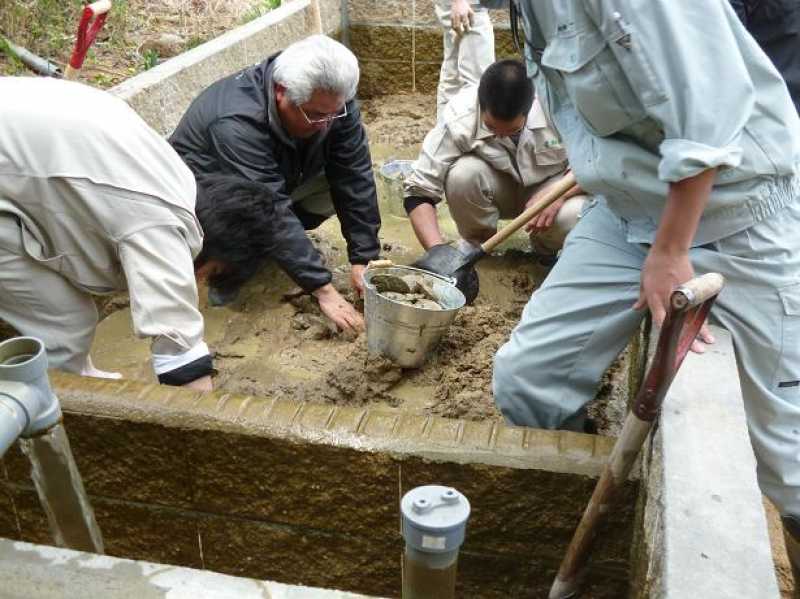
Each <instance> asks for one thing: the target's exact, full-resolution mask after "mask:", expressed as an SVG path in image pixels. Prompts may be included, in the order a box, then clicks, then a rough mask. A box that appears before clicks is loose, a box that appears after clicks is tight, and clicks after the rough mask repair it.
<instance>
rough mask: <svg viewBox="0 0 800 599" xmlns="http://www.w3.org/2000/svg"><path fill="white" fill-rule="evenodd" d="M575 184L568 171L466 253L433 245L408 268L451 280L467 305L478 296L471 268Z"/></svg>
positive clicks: (443, 244) (573, 176) (476, 276)
mask: <svg viewBox="0 0 800 599" xmlns="http://www.w3.org/2000/svg"><path fill="white" fill-rule="evenodd" d="M575 185H576V181H575V175H573V174H572V172H569V173H567V174H566V175H564V176H563V177H562V178H561V179H560V180H559V181H558V182H557V183H555V184H553V185H552V186H550V187H549V188H548V189H547V190H546V191H545V192H544V193H543V194H542V196H541V197H540V198H539V199H538V200H537V201H536V202H534V203H533V204H532V205H531V206H529V207H528V208H526V209H525V210H524V211H523V212H522V214H520V215H519V216H518V217H517V218H515V219H514V220H512V221H511V222H510V223H508V224H507V225H506V226H505V227H503V228H502V229H500V230H499V231H498V232H497V233H495V234H494V235H492V236H491V237H490V238H489V239H487V240H486V241H484V242H483V243H482V244H480V245H478V246H472V247H471V248H470V249H469V250H468V251H466V252H462V251H459V250H457V249H456V248H454V247H453V246H451V245H448V244H446V243H442V244H440V245H435V246H433V247H432V248H430V249H429V250H428V251H427V252H425V255H423V256H422V258H420V259H419V260H417V261H416V262H414V263H413V264H412V265H411V266H414V267H416V268H421V269H422V270H427V271H429V272H432V273H436V274H438V275H443V276H445V277H452V278H454V279H455V281H456V287H458V288H459V289H460V290H461V292H462V293H463V294H464V297H466V298H467V303H468V304H471V303H472V302H473V301H475V298H476V297H477V296H478V290H479V282H478V274H477V273H476V272H475V269H474V268H473V267H474V266H475V263H477V262H478V260H480V259H481V258H483V257H484V256H485V255H486V254H488V253H489V252H491V251H492V250H493V249H494V248H496V247H497V246H498V245H500V244H501V243H502V242H504V241H505V240H506V239H508V238H509V237H510V236H511V235H512V234H513V233H515V232H517V231H518V230H519V229H520V228H522V227H523V226H524V225H525V224H526V223H527V222H528V221H530V220H531V219H532V218H533V217H535V216H536V215H537V214H539V213H540V212H542V211H543V210H544V209H545V208H547V207H548V206H549V205H550V204H552V203H553V202H555V201H556V200H558V199H559V198H561V197H562V196H563V195H564V194H565V193H567V192H568V191H569V190H570V189H572V187H573V186H575Z"/></svg>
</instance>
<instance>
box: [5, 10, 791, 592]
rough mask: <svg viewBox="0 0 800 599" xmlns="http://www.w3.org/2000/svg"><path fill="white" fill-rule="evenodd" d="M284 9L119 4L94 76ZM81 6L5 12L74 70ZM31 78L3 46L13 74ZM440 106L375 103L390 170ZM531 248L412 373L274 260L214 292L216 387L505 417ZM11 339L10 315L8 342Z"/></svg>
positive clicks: (338, 255) (121, 318)
mask: <svg viewBox="0 0 800 599" xmlns="http://www.w3.org/2000/svg"><path fill="white" fill-rule="evenodd" d="M2 2H3V0H0V3H2ZM279 3H280V1H279V0H227V1H226V2H222V1H219V0H166V1H158V2H156V1H154V0H115V3H114V6H115V8H114V12H113V13H112V15H111V17H110V18H109V20H108V22H107V24H106V26H105V28H104V29H103V31H102V32H101V34H100V36H99V37H98V40H97V42H96V43H95V45H94V47H93V49H92V50H90V52H89V55H88V57H87V59H86V64H85V66H84V69H83V72H82V78H83V79H84V80H86V81H87V82H89V83H91V84H93V85H96V86H98V87H111V86H113V85H115V84H117V83H119V82H120V81H122V80H124V79H126V78H128V77H130V76H132V75H134V74H136V73H139V72H141V71H143V70H145V69H147V68H150V67H152V66H154V65H155V64H157V63H158V62H159V61H160V60H163V59H165V58H167V57H168V56H169V55H171V54H173V53H177V52H181V51H185V50H187V49H190V48H192V47H194V46H196V45H198V44H199V43H202V42H203V41H205V40H207V39H211V38H213V37H215V36H217V35H219V34H220V33H222V32H224V31H226V30H227V29H229V28H230V27H231V26H233V25H235V24H238V23H242V22H244V21H247V20H250V19H252V18H254V17H256V16H258V15H259V14H262V13H263V12H266V11H267V10H269V9H270V8H273V7H274V6H275V5H277V4H279ZM81 4H82V2H80V1H79V0H71V1H69V2H62V1H60V0H12V1H11V3H10V4H9V3H8V0H7V1H6V6H4V8H7V10H0V33H2V34H4V35H6V36H7V37H8V38H9V39H11V40H12V41H13V42H15V43H17V44H20V45H22V46H25V47H27V48H28V49H30V50H32V51H33V52H35V53H37V54H39V55H41V56H44V57H47V58H50V59H51V60H53V61H54V62H57V63H61V64H62V65H63V64H64V63H65V62H66V60H67V59H68V57H69V53H70V50H71V46H72V43H73V41H74V30H75V27H76V24H77V21H78V17H79V14H80V6H81ZM28 73H29V71H27V69H26V68H25V67H24V66H22V65H20V63H19V62H17V61H16V60H14V59H11V58H9V57H8V56H7V55H6V54H4V53H2V52H0V75H5V74H28ZM434 109H435V100H434V98H433V97H431V96H423V95H407V96H393V97H385V98H382V99H381V100H379V101H372V102H366V103H365V104H364V106H363V108H362V111H363V115H364V119H365V122H366V123H367V128H368V133H369V137H370V140H371V144H372V152H373V159H374V162H375V164H376V166H380V165H381V164H382V163H383V162H384V161H385V160H386V159H388V158H392V157H395V158H413V157H414V156H415V155H416V152H417V151H418V146H419V143H420V142H421V140H422V139H423V137H424V135H425V133H427V131H428V130H429V129H430V128H431V127H432V126H433V124H434V117H433V113H434ZM382 189H383V188H382ZM384 191H385V190H384ZM390 204H391V199H390V198H386V197H383V198H382V206H383V207H384V208H386V207H387V205H390ZM390 208H391V206H390ZM394 208H395V209H394V210H384V213H385V216H384V226H383V229H382V234H381V240H382V243H383V248H384V255H385V257H388V258H391V259H393V260H395V261H396V262H398V263H408V262H410V261H412V260H413V258H414V257H415V256H416V255H418V253H419V248H418V246H417V244H416V241H415V240H414V239H413V236H412V235H411V234H410V229H409V227H408V223H407V221H406V220H404V219H400V218H398V217H396V216H391V214H392V213H393V214H398V213H399V210H397V209H396V208H397V206H394ZM445 231H449V232H450V233H451V234H452V227H450V228H448V227H447V226H445ZM315 238H316V240H317V243H318V246H319V247H320V249H321V251H322V252H323V254H324V255H325V257H326V259H327V261H328V262H329V264H330V265H331V267H332V268H334V269H336V278H335V283H336V285H337V286H338V287H340V288H341V289H342V290H343V291H346V292H348V293H349V289H348V286H347V285H348V284H347V269H346V266H345V265H344V262H345V247H344V243H343V241H342V239H341V236H340V235H339V234H338V230H337V226H336V223H328V224H326V225H325V226H323V227H322V228H321V230H320V231H319V233H318V234H316V235H315ZM518 241H519V240H518ZM512 246H514V244H512ZM519 247H521V246H520V244H519V243H517V244H516V246H514V247H511V248H510V250H509V248H506V251H504V252H503V254H502V255H498V256H490V257H488V258H487V259H485V260H484V261H483V262H482V263H481V264H480V267H479V272H480V276H481V285H482V293H481V296H480V297H479V299H478V300H477V301H476V303H475V305H474V306H471V307H467V308H465V309H463V310H462V311H461V312H460V314H459V315H458V316H457V317H456V320H455V322H454V324H453V326H452V327H451V328H450V331H449V332H448V334H447V335H446V336H445V337H444V339H443V340H442V342H441V344H440V345H439V347H438V349H437V351H436V352H435V354H434V355H433V356H431V358H430V360H429V361H428V362H427V363H426V364H425V365H424V366H423V367H422V368H420V369H415V370H402V369H400V368H398V367H396V366H394V365H393V364H391V363H390V362H389V361H387V360H385V359H383V358H371V357H369V356H368V355H367V352H366V342H365V337H364V336H363V335H362V336H360V337H358V338H356V339H351V338H345V337H344V336H342V335H340V334H338V333H336V332H335V331H333V330H331V328H330V327H329V326H328V325H327V323H326V322H325V320H324V319H323V318H322V317H321V315H320V313H319V310H318V308H317V306H316V304H315V303H314V302H313V301H312V300H311V298H309V297H308V296H302V295H298V294H297V293H296V292H295V289H294V287H293V285H292V283H291V281H290V280H289V279H288V278H287V277H286V276H285V275H284V274H283V273H282V272H280V271H279V270H278V269H277V268H276V267H275V265H272V264H267V265H265V267H264V268H263V270H262V271H261V272H260V273H259V275H258V276H257V277H255V278H254V279H253V280H252V281H250V282H249V283H248V284H247V286H246V287H245V288H244V289H243V291H242V293H241V296H240V298H239V299H238V300H237V301H236V302H235V303H234V304H233V305H232V306H230V307H226V308H209V307H208V306H207V305H206V300H205V294H206V291H207V290H206V289H205V288H202V287H201V289H200V294H201V308H202V311H203V314H204V316H205V318H206V326H207V335H206V338H207V341H208V343H209V345H210V346H211V347H212V350H213V351H214V352H215V355H216V360H215V363H216V367H217V369H218V374H217V376H216V379H215V384H216V387H217V388H218V389H220V390H226V391H231V392H240V393H245V394H253V395H256V394H257V395H272V396H291V397H294V398H302V399H306V400H308V401H324V402H332V403H337V404H356V405H363V404H367V403H383V404H387V405H392V406H402V407H403V408H404V409H406V410H410V411H414V412H417V413H422V414H437V415H441V416H446V417H457V418H467V419H471V420H482V419H500V418H501V416H500V414H499V412H498V411H497V409H496V407H495V405H494V402H493V400H492V395H491V369H492V357H493V355H494V354H495V352H496V351H497V349H498V347H499V346H500V345H501V344H502V343H503V342H504V341H505V340H506V339H507V338H508V335H509V333H510V331H511V329H512V328H513V326H514V325H515V324H516V322H517V321H518V320H519V316H520V313H521V311H522V308H523V307H524V305H525V303H526V302H527V301H528V299H529V298H530V295H531V293H532V291H533V290H534V289H535V288H536V286H537V285H538V284H539V283H540V282H541V280H542V279H543V277H544V276H545V274H546V270H545V269H543V268H542V267H540V266H538V265H537V264H536V263H534V262H533V261H532V260H531V259H530V256H529V255H527V254H525V253H523V252H520V251H518V248H519ZM98 306H99V307H100V312H101V315H102V316H103V318H104V320H103V322H101V324H100V326H99V327H98V332H97V337H96V340H95V344H94V349H93V356H94V359H95V363H96V364H97V365H98V366H99V367H100V368H104V369H110V370H118V371H120V372H122V373H123V374H124V376H126V377H129V378H133V379H139V380H153V376H152V372H151V369H150V364H149V351H148V343H147V342H146V341H143V340H137V339H135V338H134V337H133V336H132V334H131V331H130V313H129V308H128V305H127V298H126V297H125V295H124V294H122V295H118V296H113V297H111V298H100V299H98ZM10 334H12V331H10V330H9V329H8V327H7V326H5V325H4V324H3V323H2V322H0V339H1V338H3V337H6V336H9V335H10ZM624 360H625V356H623V357H622V358H621V359H620V360H619V361H618V362H617V363H616V364H615V365H614V366H612V368H611V369H610V370H609V372H608V373H607V374H606V377H605V378H604V380H603V382H602V384H601V386H600V388H599V390H598V397H597V398H596V399H595V401H594V402H592V404H591V406H590V414H591V415H592V417H593V418H595V419H596V420H597V421H598V425H599V432H600V433H601V434H616V433H617V432H618V430H619V423H620V422H621V419H622V416H623V414H624V408H625V405H624V397H623V396H622V394H621V389H622V385H621V381H622V376H623V374H624V372H625V362H624ZM767 503H768V502H767ZM767 514H768V520H769V524H770V536H771V539H772V541H773V552H774V554H775V557H776V569H777V572H778V576H779V580H780V584H781V590H782V596H783V597H786V598H789V597H791V587H792V584H791V573H790V569H789V566H788V561H787V559H786V556H785V549H784V548H783V542H782V538H781V535H780V521H779V518H778V516H777V514H776V512H775V511H774V509H772V508H771V506H769V505H768V506H767Z"/></svg>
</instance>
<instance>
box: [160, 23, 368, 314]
mask: <svg viewBox="0 0 800 599" xmlns="http://www.w3.org/2000/svg"><path fill="white" fill-rule="evenodd" d="M358 78H359V69H358V62H357V60H356V57H355V56H354V55H353V53H352V52H350V50H348V49H347V48H345V47H344V46H343V45H342V44H340V43H338V42H336V41H334V40H332V39H330V38H328V37H325V36H322V35H314V36H310V37H308V38H306V39H304V40H301V41H299V42H296V43H294V44H292V45H290V46H289V47H287V48H286V49H285V50H284V51H283V52H280V53H278V54H275V55H274V56H271V57H269V58H268V59H266V60H265V61H264V62H262V63H260V64H257V65H255V66H252V67H249V68H247V69H244V70H243V71H240V72H239V73H236V74H234V75H231V76H229V77H226V78H224V79H221V80H219V81H217V82H216V83H214V84H212V85H211V86H210V87H208V88H207V89H206V90H205V91H203V92H202V93H201V94H200V95H199V96H198V97H197V98H196V99H195V100H194V102H193V103H192V104H191V106H190V107H189V109H188V111H187V112H186V114H185V115H184V116H183V118H182V120H181V122H180V123H179V125H178V127H177V129H176V130H175V132H174V133H173V135H172V136H171V138H170V143H171V144H172V146H173V147H174V148H175V149H176V150H177V152H178V153H179V154H180V155H181V157H182V158H183V159H184V161H185V162H186V164H188V165H189V168H190V169H191V170H192V171H193V172H194V174H195V177H196V179H197V182H198V194H199V199H198V202H200V201H202V202H203V204H204V205H205V209H204V210H203V215H204V216H203V218H202V219H201V224H202V225H203V228H204V230H205V231H206V242H207V243H208V244H210V246H214V247H224V246H226V245H227V246H228V247H230V246H231V240H233V239H239V240H241V239H242V236H241V235H237V234H238V233H239V232H238V231H235V230H233V229H234V228H235V226H231V223H233V224H234V225H235V223H236V211H235V206H236V205H237V202H238V204H239V205H241V220H242V221H244V220H246V219H248V218H249V215H250V214H252V208H253V206H260V207H263V209H264V210H262V211H261V212H260V214H261V215H262V216H266V217H267V218H268V219H269V221H270V222H269V223H268V226H265V227H264V228H263V229H264V230H263V235H262V236H260V238H259V239H253V240H252V241H253V244H254V245H257V246H258V248H260V249H259V250H258V253H259V255H260V257H261V258H263V259H266V258H271V259H274V260H275V261H276V262H277V263H278V264H279V265H280V266H281V268H283V269H284V270H285V271H286V273H287V274H288V275H289V276H290V277H291V278H292V279H293V280H294V281H295V282H296V283H297V284H298V285H300V286H301V287H302V288H303V289H304V290H306V291H307V292H309V293H311V294H313V295H314V296H315V297H316V298H317V300H318V302H319V305H320V308H321V310H322V312H323V313H324V314H325V315H326V316H327V317H328V318H330V319H331V320H332V321H333V322H334V323H336V324H337V325H338V326H339V327H340V328H342V329H358V328H361V327H362V326H363V319H362V317H361V315H360V314H359V313H358V312H357V311H356V310H355V309H354V308H353V306H352V305H351V304H350V303H348V302H347V301H346V300H345V299H344V298H343V297H342V296H341V295H340V294H339V293H338V292H337V291H336V289H334V287H333V286H332V285H331V273H330V272H329V270H328V269H327V268H326V267H325V265H324V263H323V260H322V257H321V256H320V254H319V252H318V251H317V250H316V249H315V248H314V246H313V245H312V243H311V241H310V240H309V238H308V237H307V235H306V234H305V231H306V230H309V229H314V228H316V227H318V226H319V225H320V224H321V223H323V222H324V221H325V220H326V219H327V218H328V217H330V216H332V215H334V214H336V215H337V216H338V217H339V220H340V221H341V229H342V234H343V235H344V237H345V240H346V242H347V251H348V258H349V262H350V264H351V281H352V285H353V287H354V288H355V289H356V290H357V291H359V292H361V291H362V290H363V289H362V286H363V282H362V276H361V275H362V273H363V271H364V268H365V267H366V264H367V263H368V262H369V261H370V260H371V259H373V258H376V257H377V256H378V253H379V251H380V244H379V242H378V230H379V228H380V215H379V213H378V203H377V195H376V192H375V182H374V179H373V176H372V161H371V158H370V154H369V147H368V145H367V137H366V134H365V132H364V127H363V125H362V123H361V116H360V113H359V109H358V105H357V103H356V101H355V100H354V96H355V93H356V87H357V85H358ZM237 180H238V181H241V186H239V188H238V189H236V187H237V185H236V181H237ZM220 181H222V184H220ZM232 182H233V183H232ZM232 188H233V189H232ZM220 190H226V191H224V192H221V191H220ZM259 190H260V191H259ZM204 194H205V196H204ZM231 198H236V199H235V201H232V199H231ZM217 204H218V205H219V209H218V210H217V211H215V210H214V207H215V205H217ZM232 210H233V215H232ZM215 214H218V215H219V220H218V221H217V222H215V221H216V217H215ZM223 221H224V222H225V223H227V224H226V225H225V226H224V227H221V226H219V223H220V222H223ZM250 237H252V236H250ZM224 238H227V239H224ZM237 243H239V242H237ZM241 243H247V241H246V240H245V241H242V242H241ZM241 243H239V245H241ZM236 249H237V250H241V251H235V252H231V253H230V255H231V256H234V255H236V256H245V255H249V256H252V255H253V254H254V252H253V251H247V250H248V249H250V250H252V248H236ZM206 257H207V258H209V256H206ZM201 259H202V256H201ZM260 263H261V260H258V259H256V260H253V259H247V260H241V259H240V260H236V259H233V258H230V259H228V258H226V256H225V255H213V256H210V260H209V262H207V263H206V264H198V266H199V269H200V270H199V273H200V274H201V275H204V274H207V275H208V276H209V283H210V287H209V303H210V304H212V305H224V304H226V303H229V302H231V301H233V300H234V299H235V298H236V295H237V294H238V290H239V288H240V287H241V286H242V284H243V283H244V282H245V281H246V280H247V279H249V278H250V277H251V276H252V275H253V274H254V273H255V271H256V270H257V269H258V267H259V265H260Z"/></svg>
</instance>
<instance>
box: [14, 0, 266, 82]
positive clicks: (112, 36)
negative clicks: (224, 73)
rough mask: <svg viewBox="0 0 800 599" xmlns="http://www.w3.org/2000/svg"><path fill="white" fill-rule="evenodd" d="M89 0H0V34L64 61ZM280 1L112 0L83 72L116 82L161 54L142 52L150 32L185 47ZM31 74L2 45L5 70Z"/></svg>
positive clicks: (86, 76) (90, 77)
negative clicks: (167, 36) (177, 39)
mask: <svg viewBox="0 0 800 599" xmlns="http://www.w3.org/2000/svg"><path fill="white" fill-rule="evenodd" d="M88 1H90V0H86V2H84V0H0V7H2V8H0V37H1V36H3V35H4V36H6V37H7V38H8V39H9V40H10V41H11V42H13V43H15V44H17V45H20V46H23V47H25V48H27V49H28V50H30V51H31V52H33V53H35V54H38V55H39V56H41V57H42V58H47V59H49V60H51V61H53V62H55V63H58V64H60V65H62V66H63V65H65V64H66V63H67V61H68V60H69V56H70V54H71V52H72V46H73V44H74V42H75V33H76V30H77V26H78V21H79V19H80V15H81V11H82V10H83V6H84V4H85V3H88ZM277 6H280V0H113V5H112V9H111V12H110V13H109V16H108V18H107V20H106V23H105V25H104V27H103V29H102V31H101V32H100V34H99V35H98V37H97V40H96V41H95V43H94V45H93V46H92V48H91V49H90V50H89V53H88V54H87V57H86V61H85V63H84V67H83V71H82V72H81V78H82V79H83V80H85V81H89V82H91V83H92V84H94V85H97V86H98V87H111V86H113V85H116V84H117V83H119V82H120V81H123V80H124V79H127V78H128V77H131V76H132V75H135V74H136V73H139V72H141V71H143V70H146V69H148V68H152V67H153V66H155V64H156V62H157V61H158V60H159V59H160V58H162V57H159V56H157V55H156V56H153V55H152V54H151V53H148V52H142V51H141V50H140V47H141V45H142V42H143V41H144V40H145V39H147V38H148V37H150V36H157V35H159V34H161V33H174V34H178V35H180V36H181V37H183V38H184V40H186V41H185V43H184V46H183V47H184V50H188V49H190V48H193V47H195V46H198V45H200V44H202V43H203V42H205V41H207V40H209V39H212V38H214V37H216V36H218V35H220V34H222V33H224V32H225V31H227V30H229V29H231V28H232V27H235V26H236V25H238V24H240V23H241V22H242V21H243V19H245V18H246V17H249V16H250V15H251V14H252V15H253V16H252V17H250V18H249V19H248V20H251V18H256V17H258V16H261V15H263V14H265V13H266V12H268V11H269V10H272V9H273V8H276V7H277ZM21 74H31V71H28V70H27V68H26V67H25V66H24V65H22V64H21V63H20V62H19V61H18V60H16V59H14V58H13V57H10V56H9V55H8V54H7V53H5V52H2V48H0V75H21Z"/></svg>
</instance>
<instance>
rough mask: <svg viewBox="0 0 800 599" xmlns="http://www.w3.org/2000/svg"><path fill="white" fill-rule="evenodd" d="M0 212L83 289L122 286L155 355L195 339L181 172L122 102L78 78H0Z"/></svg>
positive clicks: (188, 193) (190, 246)
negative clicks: (14, 221) (13, 218)
mask: <svg viewBox="0 0 800 599" xmlns="http://www.w3.org/2000/svg"><path fill="white" fill-rule="evenodd" d="M0 115H2V117H0V212H3V213H10V214H12V215H15V216H16V217H17V218H18V221H19V224H20V236H21V247H22V248H23V250H24V252H25V253H26V254H27V255H28V256H30V257H31V258H32V259H34V260H36V261H37V262H39V263H40V264H42V265H43V266H45V267H47V268H49V269H51V270H53V271H55V272H58V273H60V274H61V275H62V276H64V277H65V278H67V279H68V280H70V281H71V282H72V283H73V284H74V285H75V286H77V287H79V288H81V289H84V290H86V291H89V292H93V293H107V292H110V291H113V290H121V289H126V288H127V289H128V290H129V292H130V296H131V311H132V316H133V325H134V330H135V332H136V334H137V335H138V336H140V337H151V338H153V353H154V354H165V355H176V354H182V353H184V352H187V351H189V350H191V349H192V348H195V347H197V346H198V345H200V344H202V339H203V318H202V316H201V314H200V312H199V311H198V309H197V287H196V284H195V279H194V270H193V266H192V261H193V258H194V257H195V256H196V255H197V254H198V253H199V252H200V249H201V248H202V242H203V234H202V229H201V228H200V224H199V222H198V221H197V219H196V217H195V215H194V203H195V194H196V188H195V182H194V177H193V176H192V173H191V171H189V169H188V168H187V167H186V165H184V163H183V161H182V160H181V159H180V157H179V156H178V155H177V154H176V153H175V151H174V150H173V149H172V148H171V147H170V146H169V144H168V143H167V142H166V141H165V140H164V139H163V138H162V137H161V136H160V135H158V133H156V132H155V131H153V130H152V129H151V128H150V127H149V126H147V124H146V123H145V122H144V121H143V120H142V119H141V118H140V117H139V116H138V115H137V114H136V113H135V112H134V111H133V110H132V109H131V108H130V107H128V105H127V104H125V102H123V101H122V100H120V99H118V98H115V97H114V96H112V95H110V94H108V93H106V92H103V91H99V90H96V89H92V88H90V87H88V86H86V85H82V84H80V83H73V82H67V81H57V80H52V79H38V78H32V77H2V78H0Z"/></svg>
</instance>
